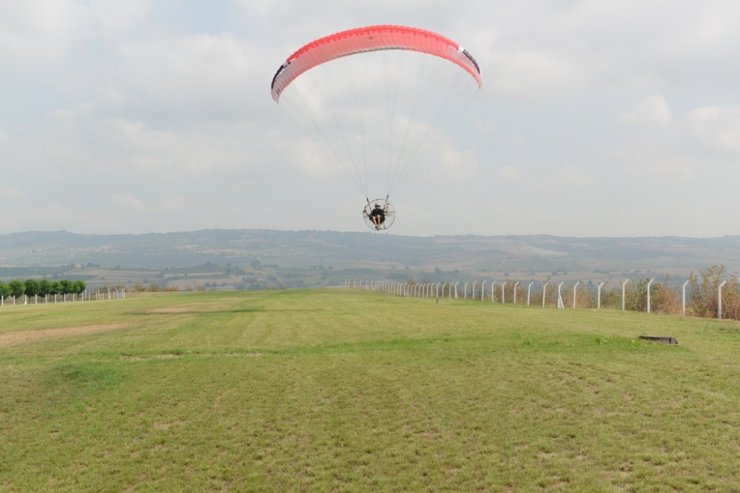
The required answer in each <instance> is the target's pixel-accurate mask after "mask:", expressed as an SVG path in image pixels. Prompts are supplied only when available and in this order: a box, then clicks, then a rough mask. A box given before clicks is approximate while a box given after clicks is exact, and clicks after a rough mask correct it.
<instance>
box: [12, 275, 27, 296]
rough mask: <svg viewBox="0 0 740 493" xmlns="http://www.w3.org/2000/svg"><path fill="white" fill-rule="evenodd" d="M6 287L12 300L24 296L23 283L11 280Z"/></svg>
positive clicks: (24, 287)
mask: <svg viewBox="0 0 740 493" xmlns="http://www.w3.org/2000/svg"><path fill="white" fill-rule="evenodd" d="M8 287H9V288H10V295H11V296H12V297H13V298H20V297H21V296H23V295H24V294H26V285H25V283H23V282H21V281H19V280H18V279H13V280H12V281H10V282H9V283H8Z"/></svg>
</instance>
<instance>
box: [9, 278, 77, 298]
mask: <svg viewBox="0 0 740 493" xmlns="http://www.w3.org/2000/svg"><path fill="white" fill-rule="evenodd" d="M86 287H87V286H86V285H85V281H82V280H79V279H77V280H70V279H61V280H59V281H50V280H49V279H26V280H21V279H13V280H12V281H8V282H7V283H4V282H2V281H0V296H1V297H3V298H11V297H12V298H20V297H21V296H23V295H26V296H46V295H54V294H61V295H65V294H80V293H82V292H83V291H85V289H86Z"/></svg>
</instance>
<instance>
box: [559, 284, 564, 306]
mask: <svg viewBox="0 0 740 493" xmlns="http://www.w3.org/2000/svg"><path fill="white" fill-rule="evenodd" d="M564 282H565V281H560V284H558V308H565V305H564V304H563V296H562V294H561V293H560V288H562V287H563V283H564Z"/></svg>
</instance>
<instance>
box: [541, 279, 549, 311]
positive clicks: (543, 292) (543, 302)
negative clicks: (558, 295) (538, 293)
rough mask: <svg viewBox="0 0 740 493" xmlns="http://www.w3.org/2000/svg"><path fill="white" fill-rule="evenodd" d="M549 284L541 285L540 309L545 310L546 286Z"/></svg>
mask: <svg viewBox="0 0 740 493" xmlns="http://www.w3.org/2000/svg"><path fill="white" fill-rule="evenodd" d="M548 284H550V281H547V282H546V283H545V284H543V285H542V308H545V300H546V299H547V285H548Z"/></svg>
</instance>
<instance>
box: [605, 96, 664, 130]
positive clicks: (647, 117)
mask: <svg viewBox="0 0 740 493" xmlns="http://www.w3.org/2000/svg"><path fill="white" fill-rule="evenodd" d="M672 120H673V115H672V113H671V109H670V107H669V106H668V102H667V101H666V99H665V97H663V95H662V94H655V95H653V96H649V97H647V98H645V99H644V100H643V101H641V102H640V103H638V104H637V105H635V106H634V107H632V108H630V109H629V110H626V111H622V112H620V113H619V114H618V115H617V121H618V122H620V123H627V124H631V125H646V124H647V125H650V124H658V125H669V124H670V123H671V122H672Z"/></svg>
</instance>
